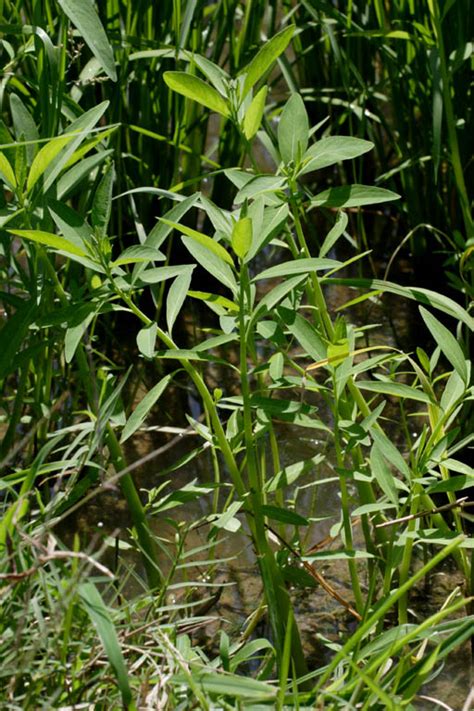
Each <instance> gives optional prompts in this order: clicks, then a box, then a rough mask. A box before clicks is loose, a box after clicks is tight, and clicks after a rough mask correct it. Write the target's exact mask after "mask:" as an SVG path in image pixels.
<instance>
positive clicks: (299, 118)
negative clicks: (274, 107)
mask: <svg viewBox="0 0 474 711" xmlns="http://www.w3.org/2000/svg"><path fill="white" fill-rule="evenodd" d="M308 140H309V122H308V114H307V113H306V108H305V105H304V102H303V99H302V98H301V96H300V95H299V94H293V95H292V96H291V97H290V98H289V99H288V101H287V102H286V104H285V107H284V109H283V111H282V114H281V117H280V122H279V124H278V147H279V149H280V154H281V157H282V159H283V162H284V163H285V164H286V165H288V164H289V163H291V162H293V163H294V164H295V165H298V164H299V163H300V162H301V159H302V157H303V155H304V152H305V151H306V147H307V145H308Z"/></svg>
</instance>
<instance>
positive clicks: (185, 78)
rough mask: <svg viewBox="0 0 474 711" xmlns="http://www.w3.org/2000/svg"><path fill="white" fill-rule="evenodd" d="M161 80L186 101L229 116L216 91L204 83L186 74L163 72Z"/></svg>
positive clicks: (225, 103) (223, 100) (225, 105)
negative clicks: (184, 97)
mask: <svg viewBox="0 0 474 711" xmlns="http://www.w3.org/2000/svg"><path fill="white" fill-rule="evenodd" d="M163 78H164V80H165V82H166V84H167V85H168V86H169V88H170V89H172V90H173V91H176V92H177V93H178V94H182V95H183V96H186V97H187V98H188V99H192V100H193V101H197V102H198V104H201V106H205V107H206V108H207V109H210V110H211V111H216V112H217V113H218V114H222V116H229V107H228V105H227V102H226V101H225V99H223V98H222V96H221V95H220V94H219V92H218V91H216V89H214V88H213V87H212V86H209V84H206V82H205V81H203V80H202V79H199V77H195V76H193V75H192V74H187V73H186V72H165V73H164V74H163Z"/></svg>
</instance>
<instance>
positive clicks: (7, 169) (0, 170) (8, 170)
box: [0, 153, 16, 190]
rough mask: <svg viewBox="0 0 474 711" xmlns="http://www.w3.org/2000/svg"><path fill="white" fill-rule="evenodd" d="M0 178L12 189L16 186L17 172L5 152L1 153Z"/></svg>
mask: <svg viewBox="0 0 474 711" xmlns="http://www.w3.org/2000/svg"><path fill="white" fill-rule="evenodd" d="M0 178H1V179H2V180H3V182H4V183H6V184H7V185H8V187H9V188H11V189H12V190H14V189H15V188H16V178H15V173H14V171H13V168H12V167H11V165H10V162H9V160H8V159H7V158H6V157H5V155H4V154H3V153H0Z"/></svg>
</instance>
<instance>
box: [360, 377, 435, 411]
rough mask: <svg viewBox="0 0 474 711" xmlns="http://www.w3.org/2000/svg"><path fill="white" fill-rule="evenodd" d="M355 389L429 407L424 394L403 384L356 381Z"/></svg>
mask: <svg viewBox="0 0 474 711" xmlns="http://www.w3.org/2000/svg"><path fill="white" fill-rule="evenodd" d="M357 387H358V388H360V389H361V390H370V392H374V393H382V394H383V395H392V396H394V397H400V398H402V399H407V400H418V401H419V402H425V403H426V404H427V405H431V404H432V403H431V400H430V398H429V397H428V395H427V394H426V393H424V392H423V391H422V390H417V389H416V388H411V387H410V386H409V385H404V384H403V383H392V382H385V381H380V380H358V381H357Z"/></svg>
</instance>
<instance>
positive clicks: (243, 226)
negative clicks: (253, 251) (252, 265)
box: [232, 217, 253, 259]
mask: <svg viewBox="0 0 474 711" xmlns="http://www.w3.org/2000/svg"><path fill="white" fill-rule="evenodd" d="M252 234H253V226H252V220H251V218H250V217H242V218H241V219H240V220H238V221H237V222H236V223H235V225H234V229H233V230H232V249H233V250H234V252H235V253H236V255H237V256H238V257H239V259H244V257H245V256H246V254H247V253H248V251H249V249H250V247H251V246H252Z"/></svg>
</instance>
